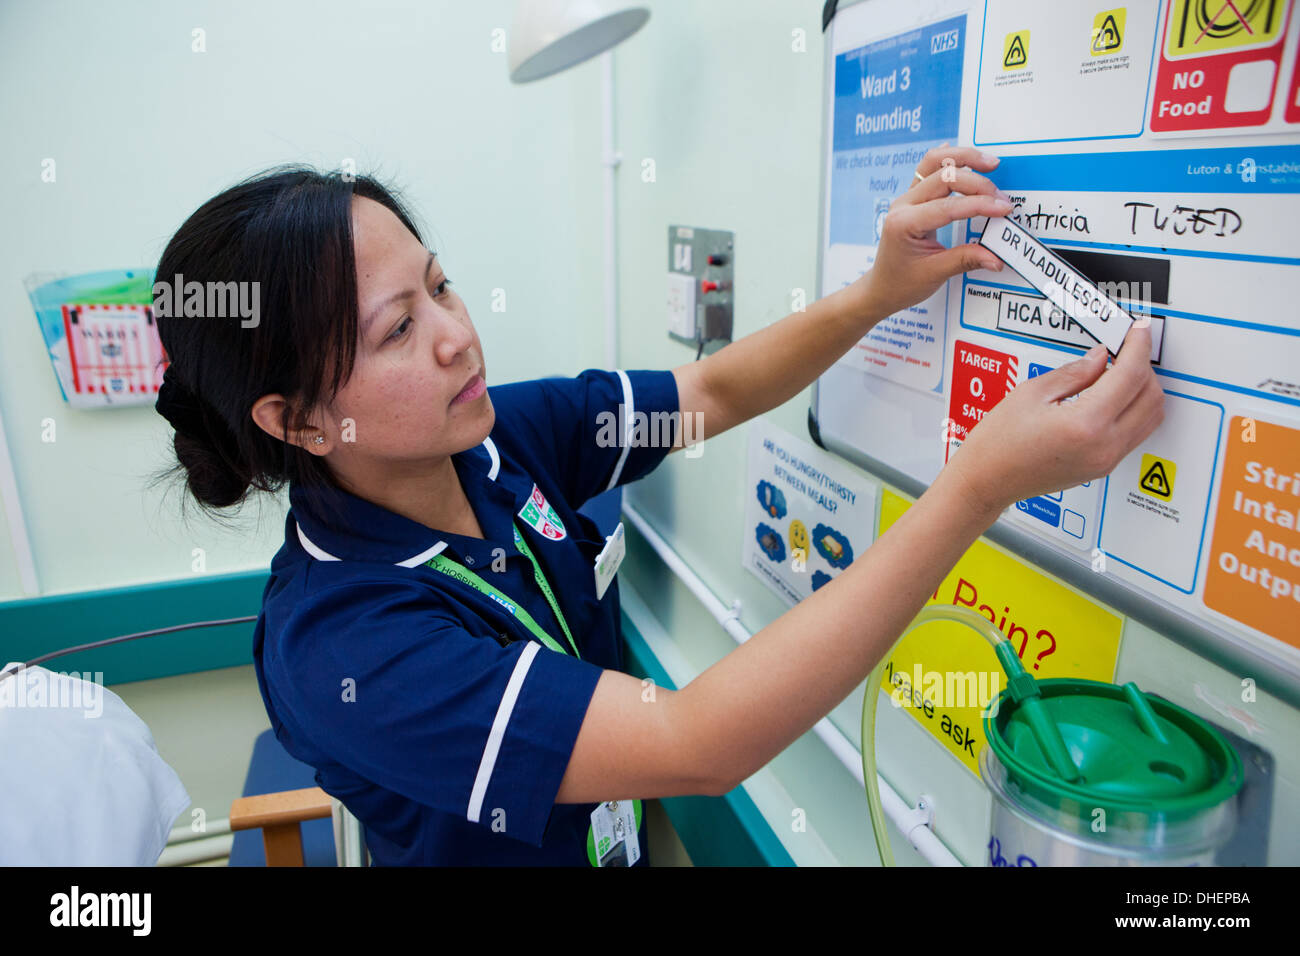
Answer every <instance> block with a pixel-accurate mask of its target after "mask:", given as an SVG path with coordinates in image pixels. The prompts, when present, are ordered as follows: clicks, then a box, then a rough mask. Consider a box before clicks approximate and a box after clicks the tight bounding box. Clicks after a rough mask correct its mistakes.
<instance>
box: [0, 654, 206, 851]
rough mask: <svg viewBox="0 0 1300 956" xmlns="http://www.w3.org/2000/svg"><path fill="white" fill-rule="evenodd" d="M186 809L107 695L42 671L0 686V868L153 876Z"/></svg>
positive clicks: (149, 745)
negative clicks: (117, 870) (125, 869)
mask: <svg viewBox="0 0 1300 956" xmlns="http://www.w3.org/2000/svg"><path fill="white" fill-rule="evenodd" d="M10 666H11V667H12V665H10ZM6 669H7V668H6ZM87 676H90V675H89V673H87ZM189 805H190V795H189V793H188V792H186V790H185V787H184V785H183V784H182V783H181V779H180V777H178V776H177V775H176V771H175V770H173V769H172V768H171V767H170V766H168V764H167V763H166V762H165V761H164V760H163V759H162V757H161V756H159V754H158V748H157V747H156V746H155V745H154V741H153V734H151V733H150V732H149V728H148V727H147V726H145V723H144V721H142V720H141V719H140V718H139V717H137V716H136V715H135V713H134V712H133V711H132V710H131V708H129V707H127V706H126V704H125V703H123V702H122V698H120V697H118V696H117V695H116V694H115V693H113V692H112V691H111V690H109V689H108V688H106V687H104V686H103V685H102V684H98V683H95V682H93V681H87V680H82V679H81V678H80V677H79V676H76V673H75V672H73V674H59V673H55V672H53V671H48V670H46V669H45V668H44V667H31V668H28V669H26V670H24V671H20V672H18V673H17V674H16V675H13V676H9V675H5V676H0V865H4V866H154V865H155V864H156V863H157V862H158V857H159V855H160V854H161V853H162V851H163V848H164V847H165V846H166V845H167V835H168V833H169V832H170V831H171V828H172V824H173V823H175V821H176V818H177V817H178V816H179V815H180V813H181V811H183V810H184V809H185V808H186V807H188V806H189Z"/></svg>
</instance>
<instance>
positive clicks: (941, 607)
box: [862, 604, 1032, 866]
mask: <svg viewBox="0 0 1300 956" xmlns="http://www.w3.org/2000/svg"><path fill="white" fill-rule="evenodd" d="M935 621H953V622H955V623H957V624H965V625H966V626H967V627H969V628H971V629H972V630H974V631H976V632H977V633H978V634H979V635H980V636H981V637H983V638H984V639H985V640H986V641H988V642H989V643H990V644H992V645H993V648H994V651H995V652H996V651H997V649H998V646H999V645H1001V644H1007V643H1008V642H1007V639H1006V637H1005V636H1004V635H1003V633H1002V632H1001V631H999V630H998V629H997V628H996V627H994V626H993V623H992V622H991V621H990V620H989V619H988V618H986V617H985V616H984V615H982V614H980V613H979V612H978V611H976V610H974V609H972V608H968V607H957V606H955V605H952V604H934V605H931V606H930V607H926V608H922V609H921V613H920V614H918V615H917V616H916V617H914V618H913V619H912V623H911V624H909V625H907V628H906V629H905V630H904V631H903V633H902V634H900V635H899V636H898V638H897V640H895V641H894V643H892V644H890V645H889V649H888V650H887V651H885V653H884V654H882V655H881V657H880V663H879V664H877V665H876V667H875V670H873V671H872V672H871V675H870V676H869V677H868V678H867V692H866V694H865V695H864V696H863V698H862V779H863V780H864V781H865V783H866V790H867V804H868V805H869V806H870V808H871V832H872V833H873V834H874V835H875V838H876V848H877V849H878V850H879V851H880V865H881V866H893V865H894V851H893V848H892V847H891V846H890V845H889V833H888V832H887V831H886V830H885V811H884V809H883V808H882V807H881V805H880V781H879V780H878V779H877V778H876V705H877V703H878V702H879V699H880V686H881V684H883V683H884V680H885V662H886V661H887V660H889V655H890V654H892V653H893V652H894V648H896V647H897V646H898V645H899V644H900V643H901V642H902V640H903V638H905V637H907V635H909V634H911V633H912V631H914V630H916V628H918V627H921V626H923V625H925V624H932V623H934V622H935ZM1008 646H1009V645H1008ZM1012 656H1013V657H1015V652H1014V650H1012ZM998 659H999V660H1000V661H1001V660H1002V659H1003V655H1002V654H999V655H998ZM1017 662H1018V659H1017ZM1031 680H1032V678H1031Z"/></svg>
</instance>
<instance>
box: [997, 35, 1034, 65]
mask: <svg viewBox="0 0 1300 956" xmlns="http://www.w3.org/2000/svg"><path fill="white" fill-rule="evenodd" d="M1027 59H1028V56H1026V55H1025V45H1024V44H1023V43H1022V42H1020V34H1016V36H1015V37H1014V38H1013V39H1012V41H1011V46H1010V47H1009V48H1008V49H1007V55H1006V57H1005V58H1004V59H1003V60H1002V65H1003V66H1023V65H1024V63H1025V60H1027Z"/></svg>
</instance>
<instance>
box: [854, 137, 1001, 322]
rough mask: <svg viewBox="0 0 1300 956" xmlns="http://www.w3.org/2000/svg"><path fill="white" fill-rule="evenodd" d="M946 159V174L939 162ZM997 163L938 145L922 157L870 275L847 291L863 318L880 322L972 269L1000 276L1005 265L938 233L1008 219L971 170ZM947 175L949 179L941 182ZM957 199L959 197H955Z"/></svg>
mask: <svg viewBox="0 0 1300 956" xmlns="http://www.w3.org/2000/svg"><path fill="white" fill-rule="evenodd" d="M945 159H951V160H952V163H951V164H950V167H949V168H945V166H944V160H945ZM997 164H998V159H997V157H996V156H988V155H986V154H985V153H981V152H980V151H979V150H977V149H975V148H973V147H970V146H936V147H935V148H934V149H932V150H930V151H929V152H928V153H926V154H925V156H924V157H923V158H922V160H921V162H920V164H919V165H918V166H917V168H916V171H917V173H919V174H920V175H921V177H922V178H919V179H918V178H916V177H915V176H913V179H912V187H911V188H910V189H909V190H908V191H907V192H905V193H903V195H901V196H899V197H898V198H897V199H895V200H894V202H893V203H892V204H891V205H890V207H889V214H888V215H887V216H885V221H884V225H883V226H882V228H881V236H880V245H879V246H878V247H877V249H876V261H875V263H874V264H873V265H872V267H871V269H870V270H869V271H868V272H867V273H866V275H864V276H862V278H860V279H858V280H857V281H856V282H854V283H853V285H852V286H850V289H854V290H855V291H856V292H857V294H858V298H859V300H860V302H861V306H862V314H863V315H864V316H866V315H870V316H871V318H872V320H873V321H879V320H880V319H882V318H884V317H885V316H888V315H893V314H894V313H895V312H901V311H902V310H903V309H906V308H907V307H908V306H912V305H915V304H916V303H918V302H923V301H925V300H926V299H928V298H929V297H930V296H932V295H934V293H935V292H936V291H937V290H938V288H939V286H941V285H942V284H943V283H944V282H945V281H947V280H948V279H950V278H952V277H953V276H955V275H959V274H960V273H962V272H966V271H968V270H970V269H991V270H993V271H994V272H999V271H1001V269H1002V260H1001V259H999V258H998V257H997V256H995V255H994V254H993V253H992V252H990V251H989V250H988V249H985V248H984V247H983V246H981V245H980V244H979V243H977V242H968V243H965V244H962V245H957V246H953V247H952V248H951V249H949V248H947V247H946V246H944V245H943V244H942V243H940V242H939V240H938V239H937V238H936V237H935V230H937V229H940V228H942V227H943V226H946V225H948V223H950V222H954V221H956V220H958V219H969V218H970V217H972V216H1005V215H1006V214H1007V213H1009V212H1010V211H1011V203H1010V202H1008V201H1007V200H1005V199H1002V198H999V196H998V188H997V186H995V185H994V184H993V182H992V181H991V180H989V179H988V178H987V177H985V176H981V175H980V174H979V173H977V172H975V170H977V169H979V170H984V171H985V172H988V171H989V170H992V169H994V168H995V167H996V166H997ZM945 177H946V178H945ZM954 193H961V194H962V195H953V194H954Z"/></svg>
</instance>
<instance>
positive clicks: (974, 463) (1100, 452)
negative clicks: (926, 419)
mask: <svg viewBox="0 0 1300 956" xmlns="http://www.w3.org/2000/svg"><path fill="white" fill-rule="evenodd" d="M1139 325H1141V327H1139ZM1150 357H1151V329H1150V321H1149V320H1147V321H1145V322H1143V321H1142V320H1141V319H1139V320H1138V321H1137V322H1134V323H1133V325H1132V327H1131V328H1130V329H1129V332H1128V335H1127V336H1125V338H1124V344H1123V345H1122V346H1121V347H1120V352H1119V355H1118V356H1117V357H1116V359H1115V362H1114V364H1113V365H1111V366H1110V368H1109V369H1107V366H1106V351H1105V349H1101V348H1098V350H1097V353H1096V354H1091V355H1085V356H1084V357H1083V358H1080V359H1079V360H1077V361H1074V362H1071V363H1069V364H1067V365H1062V366H1061V367H1060V368H1058V369H1055V370H1053V371H1051V372H1049V373H1047V374H1046V375H1040V376H1037V377H1036V378H1031V379H1029V380H1028V381H1025V382H1022V383H1021V384H1019V385H1017V386H1016V387H1015V388H1014V389H1013V390H1012V391H1011V394H1010V395H1008V396H1007V397H1006V398H1004V399H1003V400H1002V401H1001V402H999V403H998V404H997V405H996V406H994V407H993V409H992V411H990V412H988V413H987V414H986V415H985V416H984V417H983V419H982V420H981V421H980V422H979V424H978V425H976V426H975V427H974V428H973V429H971V432H970V435H969V436H968V438H967V439H966V441H965V442H963V444H962V446H961V447H960V448H959V449H958V450H957V452H956V453H955V454H954V455H953V456H952V458H951V459H950V460H949V462H948V464H947V466H946V467H945V469H944V470H945V471H955V472H956V475H957V476H959V477H960V478H961V479H962V481H963V483H964V484H965V485H966V487H967V490H968V492H969V493H970V494H971V496H972V497H973V499H974V500H975V502H976V503H977V505H979V506H981V507H984V508H987V509H989V511H990V513H991V514H993V515H994V516H996V515H998V514H1001V512H1002V511H1003V510H1005V509H1006V508H1008V507H1010V506H1011V505H1012V504H1014V503H1015V502H1017V501H1021V500H1023V499H1025V498H1032V497H1033V496H1034V495H1039V494H1046V493H1050V492H1055V491H1062V490H1064V489H1066V488H1072V487H1074V486H1075V485H1079V484H1082V483H1083V482H1085V481H1090V480H1092V479H1093V478H1100V477H1102V476H1103V475H1107V474H1109V473H1110V472H1111V471H1113V470H1114V469H1115V467H1116V466H1117V465H1118V464H1119V462H1120V461H1121V460H1122V459H1123V458H1124V456H1125V455H1127V454H1128V453H1129V452H1130V451H1132V450H1133V449H1134V448H1136V447H1137V446H1138V444H1139V443H1140V442H1141V441H1142V440H1143V439H1145V438H1146V437H1147V436H1148V435H1150V434H1151V433H1152V432H1153V431H1155V430H1156V429H1157V428H1158V427H1159V426H1160V423H1161V422H1162V421H1164V417H1165V395H1164V391H1163V390H1162V389H1161V387H1160V381H1159V379H1157V378H1156V374H1155V372H1154V371H1152V369H1151V358H1150ZM1103 373H1104V374H1103ZM1075 394H1077V395H1078V396H1079V397H1078V398H1077V399H1076V400H1075V401H1072V402H1065V401H1063V399H1066V398H1069V397H1070V396H1071V395H1075Z"/></svg>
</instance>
